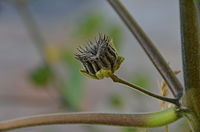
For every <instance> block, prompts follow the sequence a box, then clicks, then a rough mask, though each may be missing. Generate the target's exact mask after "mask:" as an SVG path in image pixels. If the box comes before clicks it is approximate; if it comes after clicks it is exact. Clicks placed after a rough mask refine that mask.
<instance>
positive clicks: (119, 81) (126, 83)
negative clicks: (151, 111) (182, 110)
mask: <svg viewBox="0 0 200 132" xmlns="http://www.w3.org/2000/svg"><path fill="white" fill-rule="evenodd" d="M110 78H111V79H112V80H113V81H114V82H118V83H121V84H124V85H127V86H129V87H131V88H133V89H135V90H138V91H140V92H142V93H144V94H146V95H149V96H151V97H154V98H157V99H159V100H162V101H166V102H169V103H172V104H175V105H176V106H180V104H179V100H178V99H173V98H167V97H164V96H160V95H157V94H154V93H152V92H150V91H148V90H145V89H144V88H141V87H139V86H137V85H135V84H131V83H129V82H127V81H124V80H122V79H120V78H119V77H118V76H116V75H114V74H112V75H110Z"/></svg>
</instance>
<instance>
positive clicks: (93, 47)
mask: <svg viewBox="0 0 200 132" xmlns="http://www.w3.org/2000/svg"><path fill="white" fill-rule="evenodd" d="M78 51H79V52H78V53H77V54H75V58H76V59H77V60H79V61H80V62H81V63H82V64H83V66H84V68H85V70H84V73H87V74H89V75H92V76H96V73H97V72H98V71H100V70H101V69H106V70H111V71H112V72H114V71H115V70H117V69H118V67H119V66H120V64H121V62H122V61H123V60H124V59H123V57H120V56H118V54H117V51H116V49H115V48H114V47H113V44H112V40H111V39H110V38H109V37H108V36H106V35H102V34H99V39H98V40H96V42H95V43H93V42H91V41H89V43H88V45H86V46H85V48H82V47H79V48H78ZM116 67H117V68H116Z"/></svg>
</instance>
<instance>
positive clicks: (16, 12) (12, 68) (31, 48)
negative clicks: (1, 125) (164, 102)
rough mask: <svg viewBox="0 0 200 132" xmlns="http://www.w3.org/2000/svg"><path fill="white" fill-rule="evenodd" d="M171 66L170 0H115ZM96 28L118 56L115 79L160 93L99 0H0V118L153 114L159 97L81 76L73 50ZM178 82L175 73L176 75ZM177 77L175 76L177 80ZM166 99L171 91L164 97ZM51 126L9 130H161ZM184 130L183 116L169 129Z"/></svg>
mask: <svg viewBox="0 0 200 132" xmlns="http://www.w3.org/2000/svg"><path fill="white" fill-rule="evenodd" d="M122 2H123V4H124V5H125V6H126V7H127V9H128V10H129V11H130V12H131V14H133V16H134V17H135V18H136V20H137V21H138V23H139V24H140V25H141V26H142V27H143V29H144V30H145V32H146V33H147V34H148V35H149V36H150V37H151V39H152V40H153V42H155V44H156V46H157V47H158V49H159V50H160V51H161V53H162V55H163V56H164V57H165V59H166V60H167V61H168V62H169V65H170V66H171V67H172V68H173V70H182V67H181V46H180V33H179V8H178V0H167V1H166V0H148V1H147V0H123V1H122ZM98 33H104V34H106V35H109V36H111V38H112V39H113V41H114V44H115V45H116V47H117V49H118V51H119V54H120V55H121V56H124V57H125V61H124V62H123V63H122V66H121V68H120V69H119V70H118V71H117V73H116V74H118V75H119V76H120V77H121V78H124V79H126V80H128V81H130V82H132V83H135V84H138V85H140V86H142V87H144V88H145V89H148V90H150V91H153V92H155V93H157V94H160V82H161V80H162V78H161V77H160V75H159V74H158V72H157V71H156V70H155V68H154V67H153V65H152V63H151V62H150V61H149V60H148V58H147V56H146V55H145V53H144V52H143V50H142V49H141V47H140V46H139V44H138V42H137V41H136V40H135V38H134V37H133V36H132V35H131V33H130V32H129V30H128V29H127V28H126V26H125V25H124V24H123V23H122V21H121V20H120V18H119V17H118V16H117V15H116V13H115V12H114V10H113V9H112V8H111V7H110V6H109V4H108V3H107V2H106V1H105V0H76V1H75V0H0V120H8V119H13V118H18V117H22V116H30V115H37V114H47V113H57V112H80V111H81V112H126V113H132V112H153V111H160V110H161V109H162V108H161V106H160V101H159V100H156V99H153V98H151V97H148V96H145V95H143V94H141V93H138V92H137V91H133V90H131V89H129V88H127V87H126V86H123V85H121V84H115V83H113V82H112V81H111V80H110V79H103V80H93V79H90V78H87V77H85V76H82V75H81V74H80V72H79V70H80V69H81V68H82V67H81V65H80V63H79V62H78V61H76V60H75V58H74V53H75V52H76V48H77V47H78V46H80V45H85V44H87V41H88V40H94V38H95V37H98ZM178 77H179V79H180V80H181V81H182V73H180V74H179V75H178ZM182 82H183V81H182ZM169 96H171V95H170V94H169ZM165 129H166V128H164V127H161V128H154V129H143V128H126V127H113V126H96V125H93V126H90V125H56V126H40V127H34V128H24V129H19V130H14V131H13V132H27V131H28V132H161V131H163V132H164V131H166V130H165ZM176 131H181V132H189V130H188V126H187V124H186V121H185V120H179V121H177V122H176V123H174V124H172V125H169V132H176Z"/></svg>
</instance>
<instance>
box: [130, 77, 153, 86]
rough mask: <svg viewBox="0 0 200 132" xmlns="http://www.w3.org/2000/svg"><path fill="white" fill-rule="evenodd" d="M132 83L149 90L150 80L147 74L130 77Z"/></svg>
mask: <svg viewBox="0 0 200 132" xmlns="http://www.w3.org/2000/svg"><path fill="white" fill-rule="evenodd" d="M132 78H133V79H132V82H133V83H134V84H136V85H138V86H140V87H142V88H144V89H149V86H150V82H151V79H150V77H149V76H148V75H147V74H143V73H137V74H135V75H134V77H132Z"/></svg>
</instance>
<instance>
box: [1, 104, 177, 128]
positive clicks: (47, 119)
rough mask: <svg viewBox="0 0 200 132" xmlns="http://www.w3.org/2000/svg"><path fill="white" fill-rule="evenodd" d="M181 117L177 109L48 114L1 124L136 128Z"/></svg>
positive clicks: (157, 124)
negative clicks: (125, 112) (91, 125)
mask: <svg viewBox="0 0 200 132" xmlns="http://www.w3.org/2000/svg"><path fill="white" fill-rule="evenodd" d="M180 117H181V114H180V111H178V110H177V109H176V108H169V109H167V110H164V111H161V112H154V113H146V114H109V113H68V114H64V113H63V114H48V115H40V116H33V117H26V118H21V119H15V120H9V121H3V122H0V131H5V130H12V129H17V128H24V127H32V126H38V125H56V124H59V125H60V124H98V125H116V126H134V127H159V126H163V125H166V124H169V123H172V122H174V121H176V120H177V119H179V118H180Z"/></svg>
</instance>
